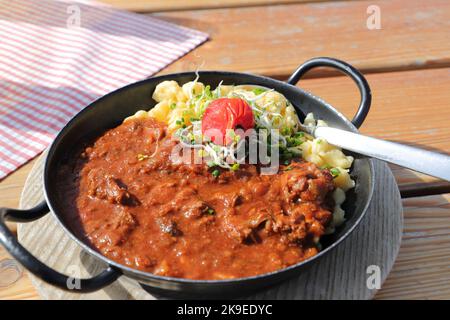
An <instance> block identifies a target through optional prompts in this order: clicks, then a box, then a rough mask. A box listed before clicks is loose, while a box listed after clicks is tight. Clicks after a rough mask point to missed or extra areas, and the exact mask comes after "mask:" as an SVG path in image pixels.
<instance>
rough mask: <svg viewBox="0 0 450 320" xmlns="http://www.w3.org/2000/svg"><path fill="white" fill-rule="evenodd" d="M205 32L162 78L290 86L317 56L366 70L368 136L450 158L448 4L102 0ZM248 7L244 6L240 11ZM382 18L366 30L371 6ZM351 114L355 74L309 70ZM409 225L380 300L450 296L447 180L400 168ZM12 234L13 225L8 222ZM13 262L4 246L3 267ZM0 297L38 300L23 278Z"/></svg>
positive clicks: (15, 190) (11, 203)
mask: <svg viewBox="0 0 450 320" xmlns="http://www.w3.org/2000/svg"><path fill="white" fill-rule="evenodd" d="M103 1H104V2H106V3H109V4H111V5H113V6H116V7H118V8H123V9H127V10H132V11H136V12H140V13H142V14H148V15H153V16H156V17H158V18H160V19H164V20H167V21H171V22H174V23H177V24H181V25H184V26H188V27H192V28H195V29H198V30H202V31H205V32H208V33H209V34H210V40H209V41H208V42H206V43H205V44H203V45H202V46H200V47H199V48H197V49H195V50H194V51H192V52H191V53H189V54H187V55H186V56H184V57H183V58H181V59H180V60H178V61H176V62H175V63H173V64H172V65H170V66H169V67H167V68H166V69H164V70H162V71H161V74H164V73H171V72H176V71H186V70H193V69H196V68H199V67H200V66H201V68H202V69H204V70H208V69H209V70H213V69H218V70H234V71H243V72H251V73H257V74H262V75H266V76H270V77H275V78H279V79H286V78H287V77H288V76H289V75H290V74H291V73H292V71H293V70H294V69H295V68H296V67H297V66H298V65H299V64H300V63H302V62H303V61H305V60H307V59H309V58H311V57H315V56H331V57H336V58H339V59H342V60H345V61H347V62H349V63H351V64H353V65H354V66H356V67H357V68H359V69H360V70H361V71H363V72H364V73H365V74H366V76H367V79H368V81H369V83H370V85H371V87H372V93H373V103H372V110H371V111H370V113H369V116H368V117H367V119H366V121H365V123H364V125H363V127H362V128H361V132H362V133H365V134H369V135H372V136H375V137H379V138H383V139H388V140H392V141H397V142H402V143H406V144H410V145H416V146H419V147H422V148H425V149H429V150H435V151H440V152H443V153H450V126H449V124H450V107H449V103H450V32H449V30H450V2H449V1H447V0H430V1H422V0H385V1H374V0H370V1H311V0H310V1H305V0H303V1H301V0H300V1H294V0H286V1H274V0H247V1H239V0H222V1H213V0H192V1H181V0H166V1H150V0H127V1H125V0H103ZM243 3H245V4H243ZM371 5H376V6H378V7H379V8H380V12H381V29H375V30H369V29H368V28H367V25H366V21H367V19H368V17H369V14H368V13H367V8H368V7H369V6H371ZM299 86H301V87H302V88H303V89H305V90H307V91H310V92H312V93H314V94H315V95H317V96H320V97H322V98H323V99H324V100H326V101H327V102H329V103H331V104H332V105H333V106H335V107H336V108H337V109H339V110H341V111H342V112H343V113H344V114H345V115H347V116H348V117H349V118H350V117H351V116H352V115H353V113H354V112H355V108H356V106H357V105H358V102H359V96H358V92H357V89H356V88H355V87H354V84H353V83H352V82H351V80H349V79H348V78H347V77H343V76H339V75H337V74H335V73H332V72H330V71H329V70H319V71H317V72H314V71H312V72H311V74H308V77H307V79H305V80H302V81H301V83H300V84H299ZM32 164H33V161H31V162H30V163H28V164H26V165H25V166H23V167H22V168H21V169H19V170H17V171H16V172H14V173H13V174H12V175H10V176H9V177H7V178H6V179H4V180H3V181H1V182H0V206H1V207H17V206H18V203H19V198H20V192H21V190H22V188H23V185H24V182H25V179H26V177H27V174H28V172H29V171H30V169H31V166H32ZM392 169H393V172H394V175H395V177H396V179H397V182H398V185H399V187H400V190H401V193H402V197H403V205H404V218H405V226H404V232H403V241H402V246H401V249H400V253H399V256H398V258H397V261H396V264H395V266H394V269H393V271H392V272H391V274H390V276H389V277H388V279H387V281H386V282H385V283H384V284H383V286H382V289H381V290H380V291H379V292H378V294H377V296H376V298H377V299H410V298H417V299H428V298H432V299H435V298H436V299H449V298H450V184H449V183H447V182H443V181H440V180H438V179H435V178H431V177H428V176H425V175H422V174H418V173H415V172H412V171H410V170H406V169H402V168H399V167H396V166H392ZM11 228H15V226H14V225H11ZM6 257H7V254H6V252H5V251H4V250H3V249H2V248H0V260H2V259H4V258H6ZM0 299H39V296H38V294H37V292H36V290H35V289H34V288H33V286H32V285H31V283H30V281H29V278H28V277H27V275H26V273H24V275H23V276H22V278H21V279H20V280H19V281H18V282H16V283H15V284H13V285H11V286H9V287H7V288H0Z"/></svg>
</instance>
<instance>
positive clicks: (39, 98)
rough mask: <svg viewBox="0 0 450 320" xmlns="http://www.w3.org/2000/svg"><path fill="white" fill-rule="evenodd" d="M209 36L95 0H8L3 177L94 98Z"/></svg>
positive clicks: (0, 101) (2, 53)
mask: <svg viewBox="0 0 450 320" xmlns="http://www.w3.org/2000/svg"><path fill="white" fill-rule="evenodd" d="M207 38H208V35H207V34H205V33H202V32H198V31H195V30H191V29H188V28H184V27H180V26H177V25H174V24H171V23H167V22H165V21H161V20H158V19H155V18H152V17H148V16H143V15H138V14H133V13H130V12H126V11H121V10H116V9H113V8H111V7H109V6H106V5H103V4H99V3H97V2H93V1H90V0H76V1H69V0H59V1H55V0H14V1H10V0H0V157H1V158H0V179H2V178H4V177H6V176H7V175H8V174H9V173H11V172H13V171H14V170H15V169H17V168H18V167H20V166H21V165H22V164H24V163H25V162H27V161H28V160H30V159H31V158H33V157H35V156H36V155H37V154H38V153H39V152H41V151H42V150H44V149H45V148H46V147H47V146H48V145H49V143H50V142H51V141H52V139H53V138H54V137H55V135H56V134H57V133H58V131H59V130H60V129H61V128H62V127H63V125H64V124H65V123H67V121H68V120H69V119H70V118H71V117H72V116H73V115H74V114H75V113H76V112H78V111H79V110H80V109H82V108H83V107H85V106H86V105H87V104H88V103H89V102H90V101H92V100H94V99H95V98H97V97H99V96H101V95H103V94H105V93H107V92H109V91H111V90H113V89H115V88H118V87H121V86H123V85H125V84H128V83H131V82H135V81H137V80H140V79H144V78H146V77H148V76H150V75H152V74H154V73H156V72H157V71H158V70H160V69H162V68H164V67H165V66H167V65H168V64H170V63H171V62H173V61H174V60H176V59H178V58H179V57H181V56H183V55H184V54H186V53H187V52H189V51H190V50H192V49H194V48H195V47H196V46H198V45H199V44H201V43H202V42H204V41H205V40H206V39H207ZM149 94H150V93H149Z"/></svg>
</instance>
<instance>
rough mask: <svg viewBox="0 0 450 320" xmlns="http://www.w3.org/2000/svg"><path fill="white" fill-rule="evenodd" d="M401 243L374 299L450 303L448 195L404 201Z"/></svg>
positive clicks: (449, 212) (449, 203) (449, 195)
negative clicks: (393, 264) (438, 300)
mask: <svg viewBox="0 0 450 320" xmlns="http://www.w3.org/2000/svg"><path fill="white" fill-rule="evenodd" d="M403 206H404V215H405V224H404V230H403V240H402V245H401V248H400V253H399V255H398V258H397V261H396V263H395V266H394V269H393V270H392V272H391V274H390V275H389V277H388V279H387V281H386V282H385V284H384V285H383V289H382V290H381V291H380V292H379V293H378V294H377V295H376V298H377V299H397V298H399V297H401V298H402V299H450V194H443V195H434V196H428V197H418V198H411V199H406V200H403Z"/></svg>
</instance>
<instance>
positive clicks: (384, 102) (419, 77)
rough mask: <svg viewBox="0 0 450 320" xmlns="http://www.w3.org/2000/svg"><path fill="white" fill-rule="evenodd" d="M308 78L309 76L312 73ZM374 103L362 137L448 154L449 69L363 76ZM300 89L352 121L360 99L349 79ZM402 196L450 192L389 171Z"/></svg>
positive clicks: (443, 185) (310, 82)
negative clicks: (325, 102) (368, 85)
mask: <svg viewBox="0 0 450 320" xmlns="http://www.w3.org/2000/svg"><path fill="white" fill-rule="evenodd" d="M311 72H313V71H311ZM367 80H368V82H369V84H370V86H371V88H372V95H373V102H372V108H371V110H370V113H369V115H368V117H367V119H366V120H365V122H364V124H363V126H362V127H361V132H362V133H364V134H368V135H372V136H374V137H377V138H381V139H386V140H391V141H395V142H399V143H405V144H409V145H412V146H417V147H420V148H424V149H428V150H431V151H437V152H442V153H450V127H449V126H448V121H449V120H448V119H450V108H448V101H450V90H448V88H450V68H443V69H428V70H421V71H417V70H416V71H405V72H392V73H379V74H369V75H367ZM298 85H299V86H300V87H301V88H303V89H305V90H307V91H309V92H312V93H314V94H315V95H317V96H319V97H321V98H323V99H324V100H325V101H327V102H329V103H330V104H331V105H333V106H334V107H335V108H337V109H338V110H340V111H341V112H342V113H344V114H345V115H346V116H347V117H348V118H350V119H351V118H352V116H353V114H354V113H355V109H356V107H357V105H358V104H359V93H358V91H357V89H356V87H355V85H354V84H353V82H352V81H351V80H350V79H349V78H346V77H345V78H343V77H330V78H320V79H307V80H304V81H301V82H300V83H299V84H298ZM391 167H392V169H393V173H394V176H395V177H396V180H397V182H398V184H399V187H400V191H401V192H402V193H404V195H405V196H406V195H408V196H417V195H418V193H417V192H418V191H419V190H421V191H419V192H422V194H424V193H426V192H429V193H430V192H432V193H443V192H450V183H448V182H443V181H440V180H439V179H436V178H432V177H429V176H426V175H424V174H419V173H417V172H413V171H410V170H405V169H403V168H400V167H398V166H391Z"/></svg>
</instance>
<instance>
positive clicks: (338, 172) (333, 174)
mask: <svg viewBox="0 0 450 320" xmlns="http://www.w3.org/2000/svg"><path fill="white" fill-rule="evenodd" d="M330 173H331V175H332V176H333V178H336V177H337V176H339V174H340V173H341V171H340V170H339V169H338V168H332V169H330Z"/></svg>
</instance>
